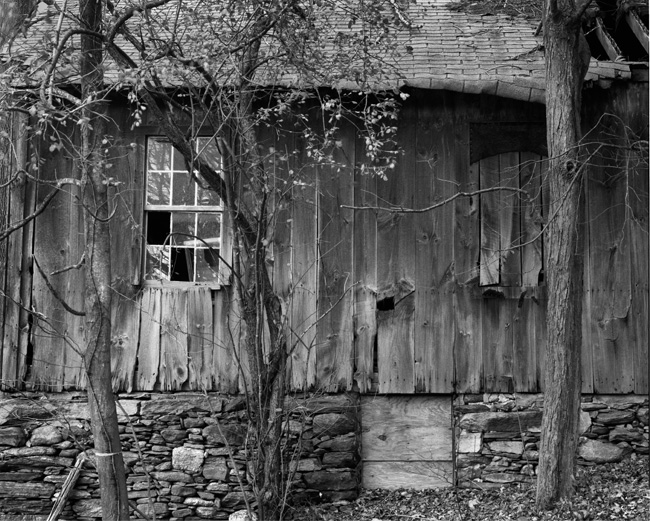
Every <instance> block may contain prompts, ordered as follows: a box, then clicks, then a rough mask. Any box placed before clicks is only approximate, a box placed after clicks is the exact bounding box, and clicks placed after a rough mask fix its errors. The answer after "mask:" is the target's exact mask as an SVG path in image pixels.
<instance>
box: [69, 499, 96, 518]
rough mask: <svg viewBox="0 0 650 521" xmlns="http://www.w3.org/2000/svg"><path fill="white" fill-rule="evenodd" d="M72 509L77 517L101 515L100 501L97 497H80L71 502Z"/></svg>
mask: <svg viewBox="0 0 650 521" xmlns="http://www.w3.org/2000/svg"><path fill="white" fill-rule="evenodd" d="M72 510H74V512H75V514H77V516H78V517H90V518H93V517H98V518H101V517H102V503H101V500H99V499H82V500H79V501H75V502H73V503H72Z"/></svg>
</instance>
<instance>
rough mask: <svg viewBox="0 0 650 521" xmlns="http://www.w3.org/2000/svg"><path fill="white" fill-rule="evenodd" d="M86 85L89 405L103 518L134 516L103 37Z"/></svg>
mask: <svg viewBox="0 0 650 521" xmlns="http://www.w3.org/2000/svg"><path fill="white" fill-rule="evenodd" d="M79 14H80V19H81V22H82V25H85V27H87V28H88V29H90V30H91V31H99V29H100V27H101V25H100V24H101V16H102V4H101V0H81V1H80V2H79ZM81 57H82V58H81V77H82V80H81V87H82V99H83V100H84V102H85V103H86V106H85V108H84V109H83V116H84V117H85V118H86V124H84V125H81V129H82V130H81V141H82V157H81V168H82V189H83V200H84V223H85V225H84V228H85V236H86V249H85V256H86V261H85V262H86V266H85V272H86V277H85V282H86V294H85V312H86V353H85V355H84V363H85V367H86V372H87V375H88V404H89V409H90V421H91V426H92V431H93V437H94V445H95V451H96V466H97V474H98V476H99V487H100V493H101V504H102V519H104V520H105V521H125V520H128V519H129V506H128V497H127V492H126V477H125V473H124V460H123V458H122V449H121V443H120V435H119V430H118V423H117V411H116V407H115V397H114V395H113V388H112V382H111V287H110V285H111V254H110V232H109V219H110V214H109V205H108V182H107V176H106V175H105V168H106V158H105V157H104V150H105V149H106V148H107V147H108V143H107V142H106V140H107V137H106V125H105V115H106V104H105V103H104V102H103V101H101V100H97V99H96V98H97V93H98V92H100V91H101V90H102V88H103V83H104V81H103V80H104V78H103V73H102V69H101V63H102V59H103V50H102V42H101V39H98V38H95V37H93V36H90V35H82V36H81Z"/></svg>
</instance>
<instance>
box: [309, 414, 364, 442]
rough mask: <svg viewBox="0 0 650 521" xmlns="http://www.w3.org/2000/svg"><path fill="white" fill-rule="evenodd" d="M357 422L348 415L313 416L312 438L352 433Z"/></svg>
mask: <svg viewBox="0 0 650 521" xmlns="http://www.w3.org/2000/svg"><path fill="white" fill-rule="evenodd" d="M356 428H357V422H356V421H355V419H354V418H353V417H352V416H351V415H348V414H336V413H327V414H319V415H317V416H314V421H313V425H312V429H313V432H314V436H323V435H325V434H326V435H328V436H338V435H341V434H347V433H349V432H354V431H355V430H356Z"/></svg>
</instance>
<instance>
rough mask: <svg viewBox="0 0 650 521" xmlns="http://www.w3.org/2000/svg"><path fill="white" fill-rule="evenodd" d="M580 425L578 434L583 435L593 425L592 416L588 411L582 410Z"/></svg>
mask: <svg viewBox="0 0 650 521" xmlns="http://www.w3.org/2000/svg"><path fill="white" fill-rule="evenodd" d="M579 422H580V423H579V425H578V435H582V434H584V433H585V432H587V431H588V430H589V428H590V427H591V416H590V415H589V413H588V412H585V411H580V420H579Z"/></svg>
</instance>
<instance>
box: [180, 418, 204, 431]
mask: <svg viewBox="0 0 650 521" xmlns="http://www.w3.org/2000/svg"><path fill="white" fill-rule="evenodd" d="M183 426H184V427H185V428H186V429H202V428H203V427H205V421H203V418H185V419H184V420H183ZM197 434H198V433H197Z"/></svg>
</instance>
